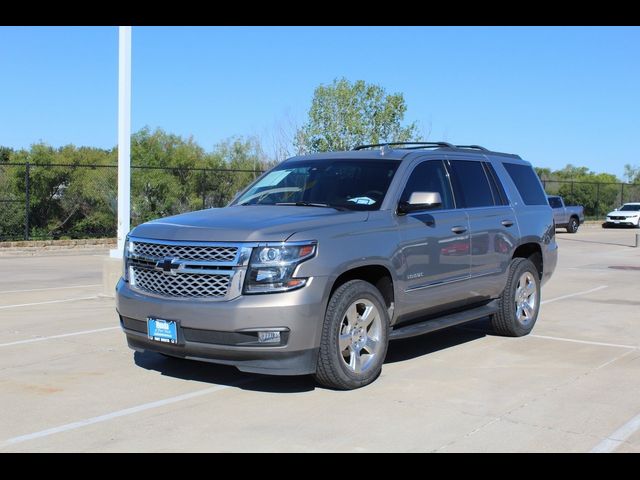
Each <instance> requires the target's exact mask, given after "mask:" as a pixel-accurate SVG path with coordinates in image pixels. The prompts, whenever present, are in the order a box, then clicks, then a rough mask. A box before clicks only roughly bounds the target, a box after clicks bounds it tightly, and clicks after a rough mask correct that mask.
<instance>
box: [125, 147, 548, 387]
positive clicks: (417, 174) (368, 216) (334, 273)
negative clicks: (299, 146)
mask: <svg viewBox="0 0 640 480" xmlns="http://www.w3.org/2000/svg"><path fill="white" fill-rule="evenodd" d="M556 260H557V244H556V241H555V230H554V224H553V217H552V212H551V208H550V206H549V204H548V202H547V198H546V196H545V193H544V191H543V189H542V185H541V183H540V181H539V179H538V177H537V175H536V174H535V172H534V171H533V169H532V168H531V165H530V164H529V163H528V162H525V161H523V160H522V159H521V158H520V157H519V156H517V155H511V154H505V153H498V152H492V151H489V150H487V149H485V148H483V147H479V146H477V145H470V146H454V145H451V144H448V143H444V142H437V143H393V144H383V145H364V146H360V147H357V148H356V149H355V150H354V151H349V152H331V153H318V154H314V155H308V156H298V157H293V158H290V159H288V160H286V161H284V162H282V163H280V164H279V165H278V166H276V167H275V168H273V169H271V170H270V171H268V172H266V173H265V174H264V175H262V176H261V177H260V178H258V179H257V180H256V181H255V182H253V183H252V184H251V185H249V186H248V187H247V188H246V189H245V190H244V191H242V192H240V193H239V194H238V195H237V196H236V198H235V199H234V200H233V201H232V202H231V203H230V204H229V205H228V206H227V207H225V208H213V209H207V210H201V211H197V212H191V213H186V214H182V215H176V216H173V217H168V218H163V219H158V220H154V221H151V222H147V223H144V224H142V225H139V226H137V227H136V228H134V229H133V230H132V231H131V233H130V235H129V237H128V239H127V243H126V247H125V268H124V271H125V273H124V275H123V277H122V279H121V280H120V281H119V282H118V285H117V287H116V290H117V291H116V298H117V310H118V313H119V315H120V322H121V326H122V328H123V330H124V333H125V334H126V337H127V342H128V344H129V346H130V347H131V348H133V349H134V350H137V351H145V350H147V351H153V352H159V353H162V354H164V355H167V356H171V357H181V358H187V359H193V360H201V361H207V362H214V363H222V364H228V365H234V366H236V367H237V368H238V369H240V370H242V371H247V372H257V373H267V374H276V375H304V374H314V375H315V377H316V379H317V381H318V382H319V383H321V384H322V385H325V386H328V387H331V388H337V389H353V388H357V387H362V386H364V385H367V384H369V383H371V382H372V381H373V380H375V379H376V377H377V376H378V375H379V374H380V371H381V369H382V364H383V362H384V359H385V355H386V353H387V346H388V343H389V341H390V340H394V339H398V338H406V337H411V336H415V335H421V334H423V333H427V332H431V331H434V330H438V329H441V328H445V327H450V326H453V325H459V324H462V323H465V322H469V321H472V320H476V319H478V318H482V317H487V316H488V317H491V319H492V323H493V327H494V329H495V330H496V331H497V332H498V333H499V334H502V335H507V336H521V335H526V334H528V333H529V332H530V331H531V329H532V328H533V326H534V324H535V322H536V318H537V316H538V311H539V307H540V287H541V285H542V284H544V283H545V281H546V280H547V279H549V277H550V276H551V274H552V273H553V271H554V268H555V266H556Z"/></svg>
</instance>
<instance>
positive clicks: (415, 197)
mask: <svg viewBox="0 0 640 480" xmlns="http://www.w3.org/2000/svg"><path fill="white" fill-rule="evenodd" d="M441 206H442V198H441V197H440V193H439V192H413V193H412V194H411V196H410V197H409V201H408V202H400V203H399V204H398V215H406V214H407V213H410V212H418V211H420V210H431V209H433V208H440V207H441Z"/></svg>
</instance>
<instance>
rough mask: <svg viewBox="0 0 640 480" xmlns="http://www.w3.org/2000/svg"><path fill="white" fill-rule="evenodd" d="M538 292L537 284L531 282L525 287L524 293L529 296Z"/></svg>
mask: <svg viewBox="0 0 640 480" xmlns="http://www.w3.org/2000/svg"><path fill="white" fill-rule="evenodd" d="M535 293H536V284H535V283H534V282H529V283H528V284H527V286H526V287H524V294H525V295H526V296H527V297H530V296H531V295H533V294H535Z"/></svg>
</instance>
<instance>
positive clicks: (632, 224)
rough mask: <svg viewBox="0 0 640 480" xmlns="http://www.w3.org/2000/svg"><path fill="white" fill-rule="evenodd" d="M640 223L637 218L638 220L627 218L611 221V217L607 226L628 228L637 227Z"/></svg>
mask: <svg viewBox="0 0 640 480" xmlns="http://www.w3.org/2000/svg"><path fill="white" fill-rule="evenodd" d="M639 223H640V218H638V217H636V218H631V217H630V218H625V219H615V220H614V219H611V218H609V217H607V220H606V221H605V224H606V225H608V226H610V225H623V226H627V227H637V226H638V224H639Z"/></svg>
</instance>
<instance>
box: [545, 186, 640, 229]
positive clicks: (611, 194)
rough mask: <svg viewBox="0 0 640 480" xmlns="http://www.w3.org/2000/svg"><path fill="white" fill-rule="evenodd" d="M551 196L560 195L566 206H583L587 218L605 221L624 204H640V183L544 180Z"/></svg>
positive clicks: (546, 189)
mask: <svg viewBox="0 0 640 480" xmlns="http://www.w3.org/2000/svg"><path fill="white" fill-rule="evenodd" d="M542 184H543V185H544V189H545V191H546V192H547V194H549V195H560V196H562V197H563V198H564V201H565V204H566V205H582V206H583V207H584V214H585V216H586V218H588V219H592V220H599V219H602V220H604V216H605V215H606V214H607V213H608V212H610V211H611V210H613V209H614V208H616V207H619V206H620V205H622V204H623V203H628V202H640V184H638V183H596V182H574V181H566V180H543V181H542Z"/></svg>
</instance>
